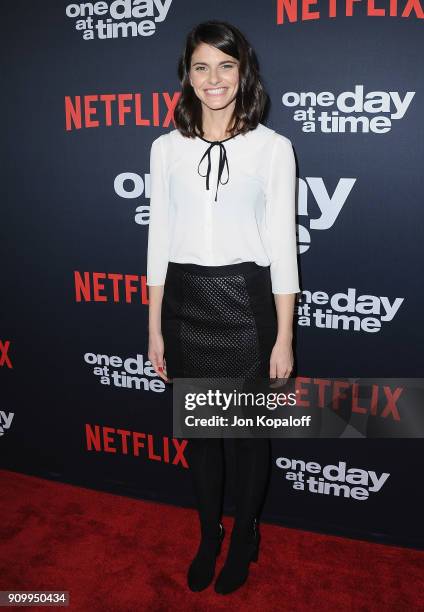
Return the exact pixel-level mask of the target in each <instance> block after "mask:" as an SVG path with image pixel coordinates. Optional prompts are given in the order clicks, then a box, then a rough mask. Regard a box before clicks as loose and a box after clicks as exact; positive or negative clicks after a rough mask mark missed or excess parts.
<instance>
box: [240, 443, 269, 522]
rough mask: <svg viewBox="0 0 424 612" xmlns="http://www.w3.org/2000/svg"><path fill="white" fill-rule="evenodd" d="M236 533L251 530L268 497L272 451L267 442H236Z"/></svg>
mask: <svg viewBox="0 0 424 612" xmlns="http://www.w3.org/2000/svg"><path fill="white" fill-rule="evenodd" d="M234 444H235V456H236V487H235V515H234V527H233V530H234V531H240V532H244V533H247V532H249V531H250V530H251V529H252V525H253V521H254V519H255V518H257V516H258V514H259V511H260V509H261V507H262V502H263V500H264V497H265V493H266V488H267V483H268V476H269V465H270V455H271V447H270V441H269V439H268V438H236V439H235V440H234Z"/></svg>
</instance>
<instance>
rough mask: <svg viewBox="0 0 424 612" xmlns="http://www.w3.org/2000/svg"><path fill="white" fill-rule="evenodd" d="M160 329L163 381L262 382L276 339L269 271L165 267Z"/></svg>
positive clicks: (248, 266) (241, 266)
mask: <svg viewBox="0 0 424 612" xmlns="http://www.w3.org/2000/svg"><path fill="white" fill-rule="evenodd" d="M161 326H162V335H163V339H164V356H165V360H166V367H167V374H168V377H169V378H174V377H179V378H184V377H187V378H202V377H224V378H225V377H243V378H258V377H268V376H269V359H270V355H271V351H272V348H273V346H274V343H275V340H276V337H277V314H276V309H275V303H274V297H273V293H272V288H271V276H270V267H269V266H259V265H258V264H256V263H255V262H251V261H248V262H242V263H237V264H230V265H224V266H201V265H198V264H191V263H176V262H171V261H170V262H168V270H167V275H166V279H165V286H164V295H163V301H162V313H161Z"/></svg>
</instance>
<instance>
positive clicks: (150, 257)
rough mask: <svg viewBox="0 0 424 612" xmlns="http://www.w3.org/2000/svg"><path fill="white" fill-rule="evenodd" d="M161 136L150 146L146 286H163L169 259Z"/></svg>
mask: <svg viewBox="0 0 424 612" xmlns="http://www.w3.org/2000/svg"><path fill="white" fill-rule="evenodd" d="M161 141H162V139H161V137H160V136H159V138H156V140H154V141H153V142H152V145H151V149H150V221H149V233H148V241H147V281H146V282H147V285H164V284H165V278H166V272H167V269H168V260H169V185H168V179H167V174H166V167H165V159H164V151H163V147H162V142H161Z"/></svg>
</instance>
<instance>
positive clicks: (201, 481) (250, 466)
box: [187, 438, 270, 535]
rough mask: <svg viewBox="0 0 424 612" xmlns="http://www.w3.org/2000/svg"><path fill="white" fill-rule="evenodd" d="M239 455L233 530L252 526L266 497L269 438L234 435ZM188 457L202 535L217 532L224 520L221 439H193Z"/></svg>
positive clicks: (237, 458)
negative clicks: (222, 517) (222, 518)
mask: <svg viewBox="0 0 424 612" xmlns="http://www.w3.org/2000/svg"><path fill="white" fill-rule="evenodd" d="M232 441H233V442H234V445H235V446H234V450H235V458H236V479H235V491H234V492H235V516H234V530H235V531H238V530H240V531H244V530H247V529H249V528H251V525H252V522H253V519H254V518H256V517H257V515H258V512H259V510H260V508H261V506H262V502H263V499H264V496H265V489H266V485H267V482H268V474H269V461H270V441H269V439H268V438H235V439H233V440H231V442H232ZM187 457H188V460H189V468H190V472H191V475H192V481H193V486H194V493H195V497H196V501H197V509H198V512H199V519H200V526H201V531H202V535H207V534H211V533H214V534H216V529H217V525H218V524H219V522H220V520H221V513H222V498H223V483H224V448H223V440H222V438H191V439H190V440H189V441H188V446H187Z"/></svg>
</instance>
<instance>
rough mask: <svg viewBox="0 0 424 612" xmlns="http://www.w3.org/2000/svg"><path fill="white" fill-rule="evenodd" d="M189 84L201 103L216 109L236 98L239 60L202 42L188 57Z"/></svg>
mask: <svg viewBox="0 0 424 612" xmlns="http://www.w3.org/2000/svg"><path fill="white" fill-rule="evenodd" d="M189 76H190V83H191V85H192V87H193V89H194V92H195V94H196V96H197V97H198V98H199V99H200V101H201V102H202V103H203V104H206V106H208V107H209V108H211V109H213V110H216V109H220V108H224V107H226V106H228V104H230V103H231V102H232V101H233V100H234V98H235V97H236V94H237V90H238V86H239V62H238V60H237V59H236V58H235V57H232V56H231V55H227V54H226V53H223V52H222V51H220V50H219V49H217V48H216V47H212V46H211V45H207V44H206V43H201V44H200V45H198V46H197V47H196V49H195V50H194V51H193V54H192V56H191V67H190V73H189Z"/></svg>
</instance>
